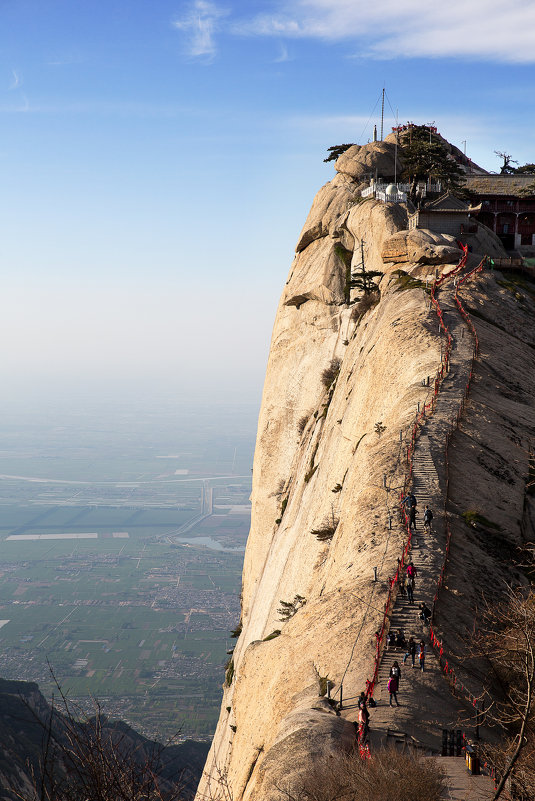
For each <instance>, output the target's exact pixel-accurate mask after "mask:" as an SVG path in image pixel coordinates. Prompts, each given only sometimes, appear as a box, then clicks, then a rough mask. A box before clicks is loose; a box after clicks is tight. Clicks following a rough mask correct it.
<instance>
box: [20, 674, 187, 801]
mask: <svg viewBox="0 0 535 801" xmlns="http://www.w3.org/2000/svg"><path fill="white" fill-rule="evenodd" d="M52 675H53V674H52ZM54 680H55V677H54ZM57 688H58V692H59V697H60V702H59V710H61V711H59V710H58V708H57V707H56V706H52V707H51V708H50V710H49V715H48V718H46V719H41V718H40V717H38V715H37V713H34V714H35V720H36V722H37V723H39V724H40V725H41V726H42V730H43V736H42V752H41V756H40V759H39V765H38V766H37V769H36V770H32V778H33V788H32V789H31V790H30V791H29V792H25V791H23V792H16V793H15V795H16V797H17V798H19V799H20V800H21V801H36V799H39V801H86V799H87V800H89V799H90V801H178V799H180V798H183V797H184V796H183V790H184V786H183V784H182V782H181V781H179V780H178V779H175V780H174V781H169V779H166V778H164V777H163V774H164V773H165V757H164V750H165V749H164V747H163V746H160V745H159V744H158V743H153V742H151V741H149V740H145V739H144V738H140V740H139V741H138V742H136V741H134V740H133V739H132V736H131V732H130V731H129V729H128V726H125V724H123V723H122V722H120V721H119V722H115V723H114V722H111V721H109V720H108V718H107V717H106V716H105V715H103V714H102V712H101V709H100V706H99V704H98V703H97V702H95V715H94V716H93V717H91V718H89V717H87V716H86V715H85V714H84V713H81V710H79V709H78V708H77V707H75V706H73V705H72V704H71V703H70V702H69V701H68V699H67V698H66V696H65V695H64V694H63V692H62V690H61V688H60V687H59V685H57Z"/></svg>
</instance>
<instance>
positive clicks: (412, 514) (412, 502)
mask: <svg viewBox="0 0 535 801" xmlns="http://www.w3.org/2000/svg"><path fill="white" fill-rule="evenodd" d="M402 505H403V506H405V507H406V509H407V513H408V517H409V529H412V528H413V529H414V530H415V531H416V515H417V514H418V510H417V508H416V507H417V502H416V497H415V495H414V493H413V492H409V493H407V495H406V497H405V498H404V499H403V501H402ZM432 520H433V512H432V511H431V509H430V508H429V506H426V507H425V509H424V529H425V530H426V531H430V530H431V521H432Z"/></svg>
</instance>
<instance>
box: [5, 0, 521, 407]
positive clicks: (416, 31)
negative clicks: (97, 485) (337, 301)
mask: <svg viewBox="0 0 535 801" xmlns="http://www.w3.org/2000/svg"><path fill="white" fill-rule="evenodd" d="M534 61H535V4H533V3H532V2H531V1H530V0H511V1H510V2H509V3H508V4H504V3H503V2H502V1H501V0H471V2H470V3H469V4H468V3H466V2H460V0H450V2H449V3H447V4H438V3H431V4H428V6H427V7H425V6H423V4H421V2H416V0H396V2H394V0H384V2H382V3H381V4H372V3H370V2H369V1H368V2H366V3H364V2H360V1H359V0H289V2H274V1H272V0H269V1H268V0H262V1H261V2H254V0H253V1H252V2H248V3H245V2H243V0H239V1H232V0H229V2H219V0H218V2H208V0H193V2H182V1H181V0H173V2H171V0H152V2H149V0H92V1H91V2H89V0H40V1H39V2H36V1H35V0H0V115H1V136H0V170H1V175H2V192H1V193H0V204H1V213H2V222H3V225H2V236H1V239H0V264H1V265H2V275H3V279H2V288H3V292H2V293H1V297H0V321H1V322H0V334H1V336H2V340H3V342H4V346H5V348H4V358H3V360H2V365H1V367H0V379H1V380H2V385H3V386H4V387H5V388H6V387H7V388H8V390H7V394H8V395H10V394H11V395H12V397H13V398H14V399H15V398H17V397H19V396H20V394H21V393H25V394H26V395H28V393H30V394H31V395H32V396H34V397H35V398H36V401H38V399H39V396H40V394H42V393H45V392H54V391H57V392H59V391H61V392H65V390H66V388H68V390H69V391H70V392H71V391H72V392H73V394H77V393H78V394H92V393H96V394H99V393H108V394H109V395H110V396H111V395H113V396H115V397H119V398H120V397H121V395H126V394H129V393H130V394H131V393H136V392H143V393H147V394H148V395H150V393H151V392H152V393H155V394H157V393H163V394H167V395H173V394H174V393H176V394H177V395H182V396H184V395H189V394H191V395H202V396H204V397H207V396H209V397H219V396H220V397H221V398H224V399H231V398H240V399H251V400H253V401H256V400H258V398H259V395H260V391H261V386H262V381H263V375H264V370H265V363H266V357H267V351H268V346H269V338H270V335H271V328H272V323H273V318H274V314H275V309H276V304H277V301H278V297H279V295H280V292H281V290H282V287H283V284H284V281H285V278H286V275H287V272H288V269H289V266H290V263H291V259H292V255H293V249H294V245H295V242H296V241H297V237H298V234H299V231H300V229H301V226H302V224H303V222H304V219H305V217H306V214H307V212H308V209H309V207H310V205H311V203H312V199H313V196H314V194H315V192H316V191H317V190H318V189H319V188H320V186H321V185H322V184H323V183H325V182H326V181H327V180H329V179H330V178H331V177H332V175H333V174H334V170H333V166H332V164H324V163H323V158H324V157H325V155H326V150H327V148H328V147H329V146H330V145H334V144H339V143H341V142H358V143H361V144H363V143H365V142H366V141H368V139H369V138H370V137H371V134H372V129H373V124H374V122H377V121H378V114H379V107H378V106H377V105H376V104H377V101H378V98H379V96H380V93H381V89H382V87H383V85H384V86H385V87H386V92H387V98H388V101H387V108H386V112H387V118H386V120H385V130H386V132H388V130H389V129H390V126H391V125H392V124H393V121H394V119H393V118H394V113H393V112H397V113H398V115H399V120H400V122H403V121H406V120H414V121H415V122H418V123H422V122H431V121H435V124H436V125H437V127H438V129H439V131H440V132H441V133H442V134H443V135H444V136H446V138H448V139H449V140H450V141H452V142H454V144H456V145H458V146H459V147H464V144H463V142H464V140H466V149H467V154H468V155H469V156H471V157H472V158H473V159H474V160H475V161H476V162H478V163H480V164H481V165H482V166H484V167H486V168H487V169H493V170H498V169H499V160H498V159H497V158H496V157H495V156H494V154H493V151H494V150H506V151H507V152H508V153H511V154H512V156H513V158H515V159H517V160H518V161H519V162H520V163H524V162H528V161H530V162H531V161H535V145H533V133H532V132H533V129H534V127H535V120H534V116H535V114H534V99H535V98H534V95H535V81H534ZM374 107H375V111H374Z"/></svg>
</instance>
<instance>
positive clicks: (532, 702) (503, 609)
mask: <svg viewBox="0 0 535 801" xmlns="http://www.w3.org/2000/svg"><path fill="white" fill-rule="evenodd" d="M472 648H473V652H474V655H475V656H476V657H479V658H481V657H483V658H484V659H485V660H486V662H487V669H486V680H485V686H484V689H483V693H482V694H481V696H480V698H479V708H480V709H481V708H483V709H485V710H486V711H485V713H484V723H485V724H486V725H487V726H491V727H494V728H496V729H497V730H498V731H499V733H500V737H499V742H498V744H496V745H487V746H485V748H484V753H485V755H486V757H487V758H488V759H489V761H490V762H491V763H492V764H493V765H494V766H495V767H496V768H497V771H498V774H499V776H500V781H499V782H498V786H497V788H496V792H495V794H494V796H493V801H496V799H498V798H499V797H500V796H501V795H502V793H503V791H504V790H505V787H506V785H507V782H508V781H509V782H510V783H511V786H512V788H513V791H514V798H517V799H519V801H531V799H533V793H534V792H535V593H534V592H533V591H532V590H530V589H527V588H522V587H521V588H519V589H515V590H513V589H510V588H509V589H508V590H507V592H506V596H505V598H502V599H500V601H499V602H497V603H493V604H488V605H487V606H486V608H485V610H484V613H483V616H482V620H481V622H480V627H479V631H478V633H477V635H476V637H475V640H474V642H473V643H472Z"/></svg>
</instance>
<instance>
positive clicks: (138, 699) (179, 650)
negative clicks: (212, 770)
mask: <svg viewBox="0 0 535 801" xmlns="http://www.w3.org/2000/svg"><path fill="white" fill-rule="evenodd" d="M218 415H219V418H218V417H217V416H218ZM216 418H217V419H214V420H212V421H211V422H210V424H209V425H207V426H206V425H205V420H203V417H202V415H199V412H198V410H197V409H196V410H193V411H192V412H191V414H190V416H189V417H187V419H186V420H185V421H184V420H182V418H180V423H178V422H177V421H178V419H179V418H178V416H177V415H176V414H175V413H174V412H172V413H170V414H169V416H168V417H165V416H163V417H157V418H155V420H154V421H153V420H152V416H151V415H149V416H146V417H144V418H143V417H139V418H138V417H136V418H135V426H137V428H136V427H135V432H136V433H135V435H134V434H133V429H132V426H133V421H134V416H132V415H129V416H127V417H124V418H123V417H119V418H118V419H114V420H113V421H112V422H109V421H108V423H107V424H104V423H103V419H102V418H101V417H99V416H89V417H88V418H84V422H83V425H80V422H79V420H78V417H76V419H74V420H73V419H71V418H67V419H66V418H62V419H61V421H58V424H57V425H55V426H51V425H50V421H49V420H47V421H46V424H45V423H43V424H42V425H41V424H40V425H35V426H28V425H23V424H22V423H21V424H20V425H19V426H18V427H17V426H13V425H12V426H11V427H7V423H6V422H5V421H4V423H0V434H3V439H2V442H3V444H4V445H5V446H6V448H5V450H3V451H0V554H1V558H0V620H2V621H8V622H7V623H5V624H4V625H2V626H1V627H0V676H2V677H4V678H8V679H25V680H28V681H36V682H38V683H39V685H40V688H41V689H42V691H43V692H44V693H45V694H47V695H51V694H52V693H53V692H54V691H56V694H57V688H56V687H55V682H56V681H57V683H58V684H59V685H60V686H61V689H62V691H63V692H65V693H66V694H67V695H68V697H69V698H70V699H71V700H72V701H74V703H76V704H79V705H80V707H82V708H83V709H84V710H88V711H89V710H91V708H92V705H93V703H94V700H93V699H98V702H99V703H100V704H101V707H102V710H103V711H104V712H105V713H106V714H109V715H110V716H112V717H120V718H122V719H124V720H126V721H127V722H129V723H131V724H132V725H133V726H135V727H136V728H137V729H138V730H140V731H142V732H143V733H145V734H147V735H150V736H158V737H159V738H161V739H164V738H165V737H167V736H171V735H174V734H175V733H176V732H177V731H178V730H180V731H181V733H182V734H183V735H184V736H190V737H194V738H200V739H209V738H210V736H211V734H212V732H213V730H214V728H215V723H216V721H217V717H218V714H219V705H220V700H221V686H222V683H223V680H224V666H225V662H226V661H227V659H228V655H227V651H228V650H229V649H230V648H231V647H232V645H233V644H234V640H232V638H231V637H230V631H231V630H232V629H234V628H235V627H236V626H237V624H238V621H239V614H240V610H239V592H240V578H241V570H242V563H243V551H244V547H245V542H246V539H247V534H248V530H249V522H250V513H249V502H248V497H249V494H250V491H251V477H250V476H251V472H250V465H251V460H252V443H253V433H254V424H253V421H252V418H250V419H249V421H248V423H247V426H248V427H247V426H245V427H244V423H243V419H242V417H241V416H240V415H239V414H236V413H235V412H234V411H231V412H228V413H227V417H225V415H224V414H223V413H222V412H221V410H219V411H218V412H217V415H216ZM60 423H61V424H60ZM2 425H4V429H3V430H2ZM221 431H223V433H221ZM244 432H245V433H244ZM21 537H22V538H24V539H21ZM57 537H60V538H57ZM10 538H11V539H10Z"/></svg>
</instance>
